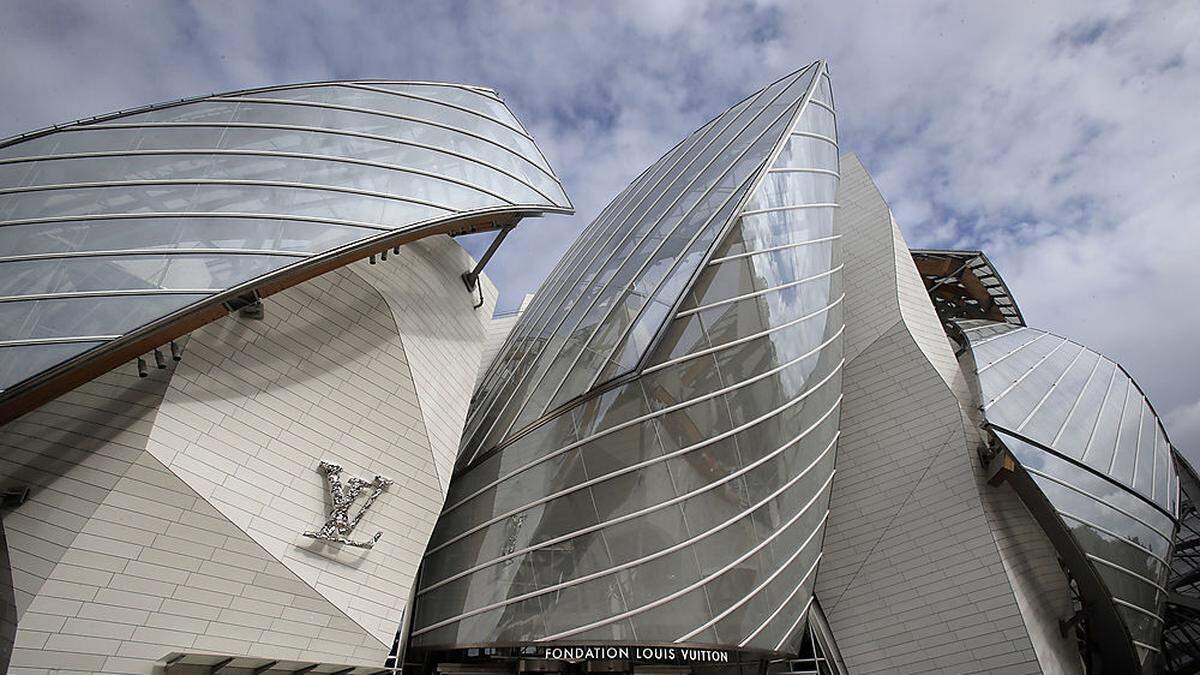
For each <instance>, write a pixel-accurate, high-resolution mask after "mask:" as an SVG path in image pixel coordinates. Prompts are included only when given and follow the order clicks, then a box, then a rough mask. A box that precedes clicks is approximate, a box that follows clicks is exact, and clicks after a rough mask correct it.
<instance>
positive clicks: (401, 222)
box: [0, 81, 571, 389]
mask: <svg viewBox="0 0 1200 675" xmlns="http://www.w3.org/2000/svg"><path fill="white" fill-rule="evenodd" d="M570 209H571V206H570V202H569V201H568V199H567V197H566V195H565V193H564V192H563V190H562V186H561V185H560V183H559V181H558V179H557V178H556V177H555V175H554V174H553V172H552V171H551V169H550V167H549V165H548V164H547V163H546V160H545V158H544V157H543V156H542V154H541V152H540V151H539V150H538V149H537V147H536V145H534V143H533V141H532V139H531V138H530V137H529V134H528V133H527V132H526V131H525V130H524V128H523V127H521V125H520V123H519V122H518V121H517V120H516V118H515V117H513V115H512V113H511V112H510V111H509V110H508V108H507V107H506V106H505V105H504V103H503V102H502V101H501V100H500V99H499V98H498V97H497V96H496V94H495V93H494V92H492V91H491V90H488V89H484V88H480V87H471V86H466V85H451V84H433V83H405V82H381V81H370V82H327V83H315V84H301V85H289V86H283V87H274V88H269V89H259V90H249V91H241V92H232V93H229V94H223V95H214V96H209V97H204V98H199V99H192V100H189V101H185V102H179V103H173V104H165V105H161V106H155V107H151V108H147V109H143V110H139V111H133V112H126V113H120V114H116V115H110V116H106V117H104V118H102V119H93V120H89V121H84V122H78V123H74V124H69V125H64V126H61V127H57V128H54V129H50V130H45V131H43V132H35V133H33V134H27V135H25V136H21V137H16V138H11V139H7V140H5V141H0V389H5V388H11V387H12V386H13V385H15V384H17V383H19V382H21V381H22V380H25V379H26V378H29V377H31V376H34V375H36V374H37V373H39V372H41V371H44V370H46V369H48V368H50V367H53V366H55V365H56V364H58V363H61V362H63V361H66V360H68V359H71V358H73V357H76V356H78V355H80V354H81V353H83V352H86V351H87V350H89V349H91V348H93V347H97V346H99V345H103V344H105V343H107V342H110V341H114V340H120V339H121V337H122V336H124V335H126V334H128V333H130V332H131V331H133V330H136V329H138V328H139V327H141V326H144V325H146V324H148V323H150V322H153V321H155V320H158V319H161V318H163V317H165V316H167V315H171V314H172V313H176V312H180V311H185V312H186V311H188V310H189V308H191V307H194V306H196V303H199V302H201V301H204V300H205V299H206V298H209V297H211V296H212V295H213V294H215V293H220V292H223V291H225V290H227V289H231V288H235V287H239V286H241V285H243V284H246V283H247V282H250V281H252V280H255V279H260V278H263V277H264V276H265V275H268V274H272V273H275V272H278V271H280V270H283V269H285V268H296V267H299V266H303V265H306V264H315V262H316V261H317V260H319V259H320V258H321V256H322V255H324V254H327V253H330V252H332V251H335V250H339V249H344V248H346V247H349V246H353V245H355V244H357V243H360V242H363V241H365V240H367V239H369V238H371V237H376V236H378V235H380V234H386V233H389V232H404V231H409V230H413V231H415V230H419V229H420V228H421V227H422V226H425V225H430V224H433V223H443V222H446V221H450V220H453V219H455V218H456V217H459V216H465V215H469V214H480V213H497V214H501V213H504V212H505V211H513V212H530V211H569V210H570Z"/></svg>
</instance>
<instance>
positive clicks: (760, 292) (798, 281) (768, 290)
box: [675, 264, 846, 319]
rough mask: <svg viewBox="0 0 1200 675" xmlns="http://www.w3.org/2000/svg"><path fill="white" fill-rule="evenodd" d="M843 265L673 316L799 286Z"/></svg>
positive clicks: (682, 315)
mask: <svg viewBox="0 0 1200 675" xmlns="http://www.w3.org/2000/svg"><path fill="white" fill-rule="evenodd" d="M845 266H846V265H845V264H841V265H838V266H837V267H835V268H833V269H831V270H826V271H825V272H821V273H820V274H814V275H812V276H811V277H805V278H803V279H796V280H795V281H789V282H787V283H786V284H780V285H778V286H772V287H770V288H763V289H759V290H757V291H752V292H750V293H744V294H742V295H738V296H735V297H732V298H725V299H724V300H718V301H716V302H710V303H708V304H707V305H702V306H700V307H690V308H688V309H685V310H683V311H682V312H679V313H678V314H676V315H675V318H676V319H680V318H683V317H685V316H691V315H692V314H697V313H699V312H704V311H707V310H710V309H712V308H713V307H721V306H722V305H728V304H730V303H733V302H740V301H742V300H746V299H748V298H757V297H758V296H760V295H766V294H767V293H772V292H774V291H781V290H783V289H785V288H791V287H793V286H799V285H800V284H804V283H808V282H810V281H816V280H817V279H824V278H825V277H828V276H832V275H834V274H837V273H838V272H840V271H842V269H843V268H844V267H845Z"/></svg>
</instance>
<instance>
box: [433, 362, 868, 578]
mask: <svg viewBox="0 0 1200 675" xmlns="http://www.w3.org/2000/svg"><path fill="white" fill-rule="evenodd" d="M844 364H845V360H842V361H841V362H839V363H838V365H837V366H836V367H835V368H833V370H832V371H830V373H829V374H828V375H826V376H825V379H823V380H821V381H820V382H818V383H816V384H814V385H813V386H811V387H809V388H807V389H805V390H804V392H803V393H801V394H800V395H799V396H797V397H796V398H794V399H792V400H790V401H788V402H786V403H784V404H783V405H781V406H779V407H778V408H775V409H774V410H771V411H768V412H766V413H763V414H762V415H759V416H758V417H756V418H754V419H752V420H750V421H749V422H743V423H742V424H739V425H737V426H735V427H733V428H732V429H729V430H727V431H723V432H721V433H719V434H717V435H715V436H710V437H708V438H706V439H704V440H702V441H700V442H698V443H693V444H692V445H689V446H686V447H683V448H680V449H678V450H675V451H672V452H668V453H666V454H663V455H657V456H654V457H651V458H649V459H644V460H642V461H640V462H636V463H634V464H628V465H626V466H624V467H622V468H620V469H617V470H616V471H610V472H608V473H606V474H604V475H602V476H597V477H595V478H590V479H588V480H585V481H583V482H581V483H576V484H575V485H572V486H570V487H567V488H563V489H562V490H559V491H558V492H554V493H551V494H548V495H545V496H543V497H539V498H537V499H535V500H533V501H531V502H528V503H525V504H522V505H521V506H517V507H514V508H511V509H509V510H508V511H506V512H504V513H503V514H501V515H499V516H493V517H492V518H489V519H487V520H484V521H482V522H480V523H479V524H478V525H475V526H474V527H471V528H468V529H466V530H464V531H462V532H460V533H459V534H457V535H455V536H454V537H451V538H450V539H447V540H446V541H444V542H442V543H440V544H438V545H437V546H430V547H429V548H428V549H426V551H425V557H426V558H428V557H429V556H431V555H433V554H434V553H437V552H438V551H440V550H442V549H444V548H446V547H447V546H450V545H451V544H453V543H455V542H457V541H461V540H463V539H465V538H467V537H469V536H471V535H472V534H475V533H476V532H479V531H480V530H483V529H486V528H487V527H488V526H491V525H495V524H496V523H498V522H500V521H502V520H504V519H505V518H508V517H510V516H514V515H517V514H518V513H521V512H522V511H527V510H529V509H531V508H533V507H535V506H539V505H541V504H545V503H547V502H550V501H553V500H555V499H558V498H560V497H565V496H566V495H569V494H571V493H573V492H578V491H579V490H582V489H584V488H588V487H591V486H593V485H597V484H599V483H603V482H605V481H608V480H612V479H613V478H616V477H618V476H623V475H625V474H627V473H632V472H634V471H637V470H640V469H643V468H645V467H647V466H652V465H654V464H659V463H661V462H665V461H667V460H669V459H673V458H675V457H680V456H682V455H686V454H688V453H691V452H695V451H696V450H700V449H702V448H706V447H708V446H710V445H712V444H714V443H717V442H719V441H722V440H724V439H726V438H729V437H731V436H736V435H737V434H739V433H741V432H743V431H745V430H746V429H749V428H750V427H753V426H756V425H758V424H761V423H762V422H764V421H765V420H768V419H771V418H772V417H774V416H776V415H778V414H779V413H781V412H783V411H784V410H787V409H788V408H790V407H792V406H794V405H796V404H797V403H799V402H801V401H803V400H804V399H806V398H808V397H809V396H811V395H812V394H813V392H815V391H817V390H818V389H820V388H821V387H822V386H824V385H825V384H826V383H827V382H829V381H830V380H832V379H833V377H834V376H835V375H837V374H838V373H840V372H841V369H842V366H843V365H844ZM841 400H842V398H841V396H838V399H837V402H836V403H835V404H834V405H833V407H831V408H830V409H829V411H828V412H826V413H825V416H828V415H829V414H831V413H832V412H833V411H834V410H836V409H837V407H838V404H840V403H841ZM821 419H822V421H823V420H824V419H825V417H822V418H821ZM813 426H816V425H815V424H814V425H813ZM460 503H461V502H460ZM445 512H446V511H443V513H445Z"/></svg>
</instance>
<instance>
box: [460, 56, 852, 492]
mask: <svg viewBox="0 0 1200 675" xmlns="http://www.w3.org/2000/svg"><path fill="white" fill-rule="evenodd" d="M816 70H817V69H816V67H815V65H814V66H810V67H808V68H806V69H804V70H802V71H800V72H797V73H794V74H792V75H789V76H787V77H785V78H783V79H781V80H779V81H777V82H775V83H773V84H771V85H769V86H767V87H766V88H764V89H762V90H760V91H759V92H757V93H755V94H754V95H752V96H750V97H749V98H747V99H745V100H743V101H742V102H740V103H738V104H737V105H735V106H734V107H732V108H730V109H729V110H728V111H726V112H725V113H724V114H722V115H720V116H719V117H717V118H716V119H714V120H712V121H711V122H709V123H708V124H706V125H705V126H704V127H702V128H701V129H699V130H698V131H696V132H695V133H693V134H692V135H691V136H689V137H688V138H687V139H685V140H684V141H683V142H682V143H680V144H679V145H677V146H676V147H675V148H674V149H672V150H671V151H670V152H668V153H667V154H666V155H665V156H664V157H663V158H662V159H660V160H659V161H658V162H657V163H656V164H654V165H653V166H651V167H650V168H649V169H647V170H646V172H645V173H643V174H642V175H641V176H640V177H639V178H638V179H637V180H636V181H634V183H633V184H632V185H630V186H629V187H628V188H627V189H626V190H625V191H624V192H623V193H622V194H621V195H619V196H618V197H617V198H616V199H615V200H613V202H612V203H610V204H609V205H608V207H607V208H606V209H605V210H604V211H603V212H602V213H601V214H600V216H599V217H598V218H597V219H596V220H595V221H593V222H592V224H591V225H590V226H589V227H588V228H587V229H586V230H585V231H584V233H583V234H582V235H581V236H580V238H579V240H578V241H577V242H576V243H575V245H574V246H572V248H571V249H570V250H569V251H568V252H567V254H566V255H565V256H564V258H563V260H562V261H561V262H560V263H559V265H558V267H557V268H556V269H555V271H554V273H552V274H551V276H550V277H549V278H548V279H547V280H546V282H545V283H544V284H543V285H542V290H541V291H540V292H539V293H538V294H537V297H536V298H535V300H534V303H533V305H532V306H531V307H530V308H529V311H528V312H527V317H526V318H525V319H524V320H522V322H521V323H520V324H519V325H518V326H517V327H516V329H515V330H514V332H513V334H512V335H511V336H510V337H509V339H508V341H507V342H506V343H505V345H504V347H503V348H502V349H501V351H500V353H499V354H498V355H497V357H496V359H495V360H494V361H493V362H492V367H491V369H490V370H489V372H488V374H487V376H486V377H485V378H484V380H483V383H482V385H481V387H480V389H479V390H478V392H477V395H476V401H475V403H474V404H473V405H472V408H471V411H470V413H469V415H468V419H467V427H466V432H465V433H464V435H463V452H462V454H461V455H460V457H459V466H460V468H461V467H462V466H465V465H467V464H469V463H471V462H472V461H474V460H475V459H476V457H478V456H479V455H480V454H481V453H483V452H485V451H487V450H489V449H491V448H493V447H495V446H497V445H498V444H500V443H502V442H503V441H505V440H506V439H509V438H511V437H513V436H514V435H515V434H516V433H518V432H520V431H521V430H523V429H525V428H526V427H528V426H529V424H530V423H532V422H534V421H537V420H538V419H540V418H542V417H543V416H544V415H545V414H546V413H547V412H548V411H550V410H552V409H554V408H556V407H558V406H560V405H561V404H563V403H565V402H567V401H569V400H571V399H573V398H576V397H578V396H580V395H582V394H583V393H584V392H586V391H588V390H589V389H591V388H592V387H593V386H595V385H596V384H598V383H600V382H602V381H604V380H607V379H611V378H612V377H614V376H617V375H620V374H622V373H624V372H628V371H629V369H630V368H631V367H632V364H635V363H636V362H638V361H640V360H641V358H642V357H643V355H644V354H645V351H646V349H647V348H648V347H649V341H650V339H651V338H652V337H653V335H654V332H655V330H656V329H657V327H658V326H660V325H661V324H662V323H663V322H664V321H665V320H666V319H667V317H668V315H669V313H670V311H671V308H672V307H674V306H675V305H676V303H677V301H678V299H679V297H680V295H681V294H682V293H683V292H684V290H685V289H686V288H687V286H688V284H689V283H690V282H691V280H692V278H693V277H694V275H695V274H696V270H697V268H698V267H699V265H700V263H701V262H702V261H703V259H704V257H705V254H706V253H707V252H708V251H709V250H710V249H711V248H712V246H713V243H714V241H715V240H716V238H717V236H718V235H719V234H720V233H721V232H723V231H725V230H726V229H727V228H728V225H729V223H730V222H732V221H733V219H734V218H735V217H736V215H737V213H736V209H737V207H738V205H739V204H740V203H741V202H742V201H743V200H744V199H745V197H746V194H747V191H748V190H749V189H750V183H751V181H752V180H753V179H754V178H755V177H756V175H757V173H758V171H759V170H760V169H761V168H762V167H763V163H764V162H765V161H767V158H768V155H769V154H770V153H771V151H772V149H774V148H775V146H776V145H777V143H778V141H779V139H780V137H781V136H782V135H783V134H784V133H786V132H787V131H788V130H789V129H790V128H791V126H792V123H793V121H794V120H795V114H796V111H797V107H798V106H799V105H800V103H801V101H802V100H803V98H804V95H805V93H806V92H807V91H808V90H809V89H810V86H811V85H812V83H813V82H814V75H815V73H816ZM822 110H823V111H824V109H822ZM805 124H806V125H808V127H812V128H814V129H819V130H820V132H822V133H824V134H825V135H827V136H828V135H829V134H832V133H833V130H832V125H833V114H832V113H830V112H828V111H824V114H823V115H822V113H816V114H814V116H813V119H812V120H808V121H806V123H805ZM806 128H807V127H806Z"/></svg>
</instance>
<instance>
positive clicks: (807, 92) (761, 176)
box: [542, 62, 824, 415]
mask: <svg viewBox="0 0 1200 675" xmlns="http://www.w3.org/2000/svg"><path fill="white" fill-rule="evenodd" d="M815 67H816V72H815V73H814V74H813V77H812V79H811V80H810V81H809V82H808V85H807V86H806V87H805V88H804V92H803V93H802V94H801V95H800V97H799V99H798V100H797V101H796V103H794V104H792V105H789V106H788V108H787V110H784V111H783V112H781V113H780V114H779V115H778V116H776V117H775V119H773V120H771V122H770V123H769V124H768V125H767V128H766V129H764V130H763V132H762V133H761V134H759V135H758V136H757V137H756V138H755V139H754V141H752V143H751V144H750V145H749V146H747V148H746V150H744V151H742V153H741V154H739V155H738V157H737V158H736V159H735V160H734V161H733V162H732V163H731V165H730V168H729V169H728V170H727V171H726V172H725V173H723V174H722V176H721V177H722V178H723V177H724V176H725V175H726V174H728V173H729V171H731V170H732V169H733V166H734V165H736V164H737V162H738V161H740V160H741V158H742V157H744V156H745V155H746V153H747V152H749V151H750V148H752V147H753V146H754V144H755V143H758V142H759V141H760V140H761V139H763V138H764V137H766V134H767V132H768V131H770V129H771V127H772V126H774V125H775V124H776V123H778V122H779V120H781V119H783V118H784V116H785V115H787V114H788V111H789V110H790V111H792V112H791V116H792V119H791V120H790V123H789V125H788V127H787V131H788V132H790V131H792V130H794V129H795V127H796V124H797V122H798V120H799V119H800V117H801V116H802V115H803V113H804V110H805V106H806V105H807V104H808V102H809V100H811V98H812V95H813V92H814V91H815V88H816V86H817V84H816V83H817V81H818V80H819V79H820V77H821V73H822V72H824V65H823V63H822V62H818V63H817V64H816V66H815ZM803 72H806V71H802V72H801V73H800V74H803ZM799 81H800V77H799V75H797V77H796V78H795V79H793V80H792V81H791V82H790V83H788V85H787V86H786V87H784V88H783V90H782V91H780V93H779V94H778V95H776V96H775V98H773V99H771V101H770V102H769V103H768V104H767V105H768V106H769V105H771V104H773V103H774V102H775V101H776V100H778V99H779V98H780V97H781V96H782V95H783V93H784V92H786V91H788V90H790V89H791V88H792V87H793V86H795V84H796V83H797V82H799ZM762 112H765V107H764V110H763V111H760V112H759V115H761V114H762ZM757 118H758V115H756V116H755V119H757ZM753 121H754V120H751V123H753ZM747 126H749V124H747ZM789 138H790V133H785V134H784V135H783V136H781V138H780V139H779V140H778V141H777V142H776V143H775V144H774V145H773V146H772V149H771V152H770V153H768V154H767V157H766V159H765V160H764V161H763V163H762V165H761V167H760V169H759V170H757V171H755V172H753V173H752V174H751V176H750V177H749V178H748V179H747V180H748V182H750V185H749V187H748V188H747V189H746V191H745V193H744V194H743V195H742V196H741V197H740V198H739V201H740V202H741V203H740V204H739V205H738V208H737V209H736V211H735V213H734V214H733V215H732V216H731V218H730V219H729V221H728V222H727V223H725V224H722V226H721V230H720V231H719V232H717V233H716V235H715V236H714V237H713V242H712V243H711V244H710V245H709V247H708V250H707V251H706V252H705V254H704V255H705V258H708V257H709V256H711V255H712V252H713V251H714V250H715V249H716V247H717V246H718V245H719V244H720V242H721V241H722V240H723V239H724V237H726V236H728V230H729V227H730V226H729V223H732V222H736V220H737V218H738V217H739V215H740V214H741V213H742V211H744V209H745V206H746V204H747V203H749V201H750V199H751V198H752V197H753V195H754V194H755V193H756V192H757V191H758V189H759V188H760V187H761V185H762V184H763V181H764V180H765V177H766V172H767V171H769V170H770V168H771V167H772V166H774V164H775V163H776V162H777V161H778V160H779V155H780V153H781V152H783V148H784V147H785V146H786V144H787V142H788V139H789ZM723 151H724V150H722V152H723ZM706 168H707V167H706ZM763 169H766V170H765V171H764V170H763ZM739 190H741V187H740V186H739V187H738V188H737V189H734V190H731V191H730V195H729V197H727V198H726V199H725V201H724V202H722V203H721V206H720V207H719V208H718V209H717V212H719V211H720V209H722V208H724V207H725V205H726V204H728V203H729V200H731V199H732V198H733V197H734V195H736V194H738V192H739ZM709 192H711V189H710V190H709ZM705 196H707V193H706V194H705ZM693 208H694V207H693ZM715 217H716V212H714V214H713V216H711V217H710V218H709V219H708V221H706V222H705V224H704V225H703V226H702V227H701V228H698V229H697V231H696V233H695V234H694V235H692V238H691V239H690V240H689V241H688V243H687V244H686V245H685V246H684V248H683V252H682V253H681V254H680V257H679V258H676V260H675V261H674V263H673V264H672V265H671V269H670V270H668V272H667V274H665V275H664V276H663V278H662V279H661V280H659V282H658V284H656V285H655V287H654V290H653V291H651V292H650V294H649V296H648V297H649V298H650V299H649V300H647V302H646V304H644V305H642V307H641V308H639V309H638V312H637V316H635V317H634V319H633V321H631V322H630V323H629V325H628V326H626V327H625V329H624V330H623V331H622V333H621V335H620V337H618V339H617V340H616V342H615V343H614V344H613V346H612V348H611V349H609V351H608V355H607V356H606V357H605V362H604V363H603V364H601V366H600V368H599V369H598V370H597V371H596V374H595V375H593V376H592V379H591V381H590V382H589V384H588V387H587V388H588V389H591V388H592V387H595V386H596V383H597V382H598V381H599V379H600V375H601V373H603V372H604V367H605V364H607V362H608V361H610V360H612V358H613V356H614V355H615V354H616V353H617V349H619V348H620V347H621V345H622V344H623V343H624V341H625V340H626V339H628V337H629V333H630V331H632V330H633V327H634V326H635V325H637V322H638V320H639V319H640V318H641V317H642V315H643V314H644V313H645V311H646V308H647V307H649V304H650V302H653V298H654V297H655V296H657V294H658V291H659V289H661V288H662V286H663V284H665V283H666V281H667V279H668V278H669V276H670V274H671V273H672V272H674V271H675V270H676V269H677V268H678V265H679V261H680V260H681V259H682V257H683V256H684V255H686V253H687V251H689V250H690V249H691V247H692V245H693V244H694V243H695V242H696V240H697V239H699V237H700V234H701V233H702V232H704V231H705V230H706V229H707V228H708V227H709V225H710V224H711V223H712V220H713V218H715ZM680 222H682V219H681V220H680ZM676 229H678V224H677V225H676V227H675V228H673V229H672V231H671V233H670V234H668V235H667V236H666V237H664V238H663V242H662V243H661V244H659V246H658V248H656V249H655V251H654V253H657V251H658V250H659V249H661V248H662V246H663V245H665V244H666V241H667V239H668V238H669V237H670V236H671V234H674V231H675V230H676ZM654 253H652V254H651V256H650V258H653V255H654ZM648 263H649V261H647V263H646V264H643V267H642V269H643V270H644V269H645V267H646V265H647V264H648ZM705 267H706V265H705V264H704V262H701V264H700V265H698V266H697V267H696V269H695V270H694V271H693V272H692V275H691V277H692V278H691V280H690V281H689V283H688V284H687V286H686V287H685V290H684V292H683V293H682V294H681V295H680V296H679V297H678V298H675V299H674V308H678V306H679V304H680V302H682V299H683V295H684V294H686V289H687V288H690V287H691V286H692V285H694V284H695V282H696V279H697V278H698V277H699V274H700V273H701V271H703V269H704V268H705ZM641 272H642V270H639V271H638V272H637V274H638V275H640V274H641ZM632 286H633V284H632V283H631V284H630V288H632ZM611 312H612V309H610V310H609V313H610V314H611ZM606 318H607V315H606ZM671 320H672V319H671V318H667V319H665V320H664V322H663V324H662V325H660V326H659V327H658V328H657V329H656V331H655V336H654V338H653V339H652V340H651V342H650V344H648V345H647V347H646V350H647V352H649V350H650V349H651V348H653V346H654V345H655V344H657V341H658V339H659V336H660V335H661V333H662V330H663V328H664V327H665V325H666V324H667V323H669V322H670V321H671ZM597 330H598V329H597ZM595 333H596V331H593V335H592V337H590V338H588V340H589V343H590V341H591V340H592V339H594V337H595ZM646 358H647V354H646V353H643V354H642V355H641V356H640V357H639V359H638V363H639V364H642V363H643V362H644V361H645V360H646ZM576 361H578V357H576ZM566 379H567V378H566V376H564V378H563V382H561V383H559V387H558V389H556V390H555V393H554V396H557V395H558V390H559V389H561V388H562V386H563V384H564V383H565V382H566ZM554 396H552V397H551V398H550V401H548V402H547V404H546V406H547V407H546V408H545V409H543V411H542V414H543V415H544V414H545V411H546V410H547V409H549V406H550V405H551V404H552V403H553V401H554Z"/></svg>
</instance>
